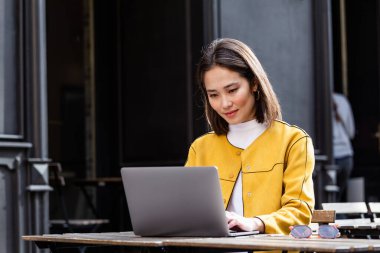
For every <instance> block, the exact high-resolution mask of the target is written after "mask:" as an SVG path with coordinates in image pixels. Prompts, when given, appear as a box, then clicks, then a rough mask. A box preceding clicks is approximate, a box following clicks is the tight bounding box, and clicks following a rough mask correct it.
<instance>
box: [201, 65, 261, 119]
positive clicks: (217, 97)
mask: <svg viewBox="0 0 380 253" xmlns="http://www.w3.org/2000/svg"><path fill="white" fill-rule="evenodd" d="M204 84H205V88H206V92H207V97H208V101H209V102H210V105H211V107H212V108H213V109H214V110H215V111H216V112H217V113H218V114H219V115H220V116H221V117H222V118H223V119H225V120H226V121H227V122H228V124H239V123H243V122H246V121H249V120H252V119H254V118H255V109H254V106H255V97H254V96H253V92H255V91H256V90H257V86H256V87H253V88H251V87H250V85H249V83H248V80H247V79H246V78H244V77H242V76H241V75H240V74H239V73H238V72H235V71H232V70H229V69H228V68H224V67H220V66H215V67H213V68H211V69H210V70H209V71H207V72H205V75H204Z"/></svg>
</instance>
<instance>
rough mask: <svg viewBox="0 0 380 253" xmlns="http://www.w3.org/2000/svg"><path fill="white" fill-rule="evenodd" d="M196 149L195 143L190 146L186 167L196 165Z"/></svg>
mask: <svg viewBox="0 0 380 253" xmlns="http://www.w3.org/2000/svg"><path fill="white" fill-rule="evenodd" d="M195 157H196V156H195V149H194V147H193V145H191V146H190V148H189V153H188V155H187V161H186V163H185V166H186V167H189V166H196V164H195V163H196V162H195V161H196V159H195Z"/></svg>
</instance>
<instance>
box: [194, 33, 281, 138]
mask: <svg viewBox="0 0 380 253" xmlns="http://www.w3.org/2000/svg"><path fill="white" fill-rule="evenodd" d="M214 66H220V67H224V68H227V69H229V70H232V71H235V72H238V73H239V74H240V75H241V76H242V77H244V78H246V79H247V80H248V83H249V84H250V86H251V87H253V86H256V85H257V92H256V93H255V100H256V102H255V108H252V109H255V118H256V120H257V121H258V122H260V123H268V124H271V123H272V122H273V121H274V120H275V119H280V120H281V118H282V116H281V107H280V104H279V102H278V99H277V96H276V94H275V93H274V91H273V88H272V85H271V84H270V82H269V79H268V77H267V74H266V73H265V71H264V69H263V67H262V66H261V63H260V62H259V60H258V59H257V57H256V56H255V54H254V53H253V51H252V50H251V49H250V48H249V47H248V46H247V45H246V44H244V43H243V42H241V41H238V40H235V39H228V38H224V39H217V40H214V41H213V42H211V43H210V44H209V45H208V46H207V47H206V48H205V49H204V50H203V52H202V57H201V59H200V61H199V64H198V68H197V79H198V83H199V85H200V88H201V90H202V96H203V100H204V104H205V113H206V117H207V120H208V123H209V124H210V126H211V128H212V130H214V131H215V133H216V134H218V135H220V134H227V132H228V130H229V128H228V123H227V121H225V120H224V119H223V118H222V117H221V116H219V114H218V113H217V112H216V111H215V110H214V109H213V108H212V107H211V105H210V103H209V100H208V97H207V92H206V88H205V84H204V75H205V73H206V72H207V71H209V70H210V69H211V68H213V67H214Z"/></svg>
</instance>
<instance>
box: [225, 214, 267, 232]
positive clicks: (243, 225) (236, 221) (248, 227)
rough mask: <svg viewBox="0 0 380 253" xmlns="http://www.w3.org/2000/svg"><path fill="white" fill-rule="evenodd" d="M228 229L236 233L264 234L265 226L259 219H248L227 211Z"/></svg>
mask: <svg viewBox="0 0 380 253" xmlns="http://www.w3.org/2000/svg"><path fill="white" fill-rule="evenodd" d="M226 218H227V223H228V228H229V229H232V230H236V231H253V230H258V231H260V232H264V224H263V222H262V221H261V220H260V219H258V218H246V217H243V216H241V215H238V214H236V213H234V212H229V211H226Z"/></svg>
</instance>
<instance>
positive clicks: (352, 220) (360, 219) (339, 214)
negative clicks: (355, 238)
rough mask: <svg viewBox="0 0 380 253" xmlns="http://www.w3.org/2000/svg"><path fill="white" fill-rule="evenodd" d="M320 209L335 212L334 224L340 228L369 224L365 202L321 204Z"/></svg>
mask: <svg viewBox="0 0 380 253" xmlns="http://www.w3.org/2000/svg"><path fill="white" fill-rule="evenodd" d="M322 208H323V210H335V212H336V219H335V223H336V224H338V225H341V226H344V225H352V224H369V223H371V219H370V218H368V208H367V205H366V203H365V202H346V203H340V202H339V203H322Z"/></svg>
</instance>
